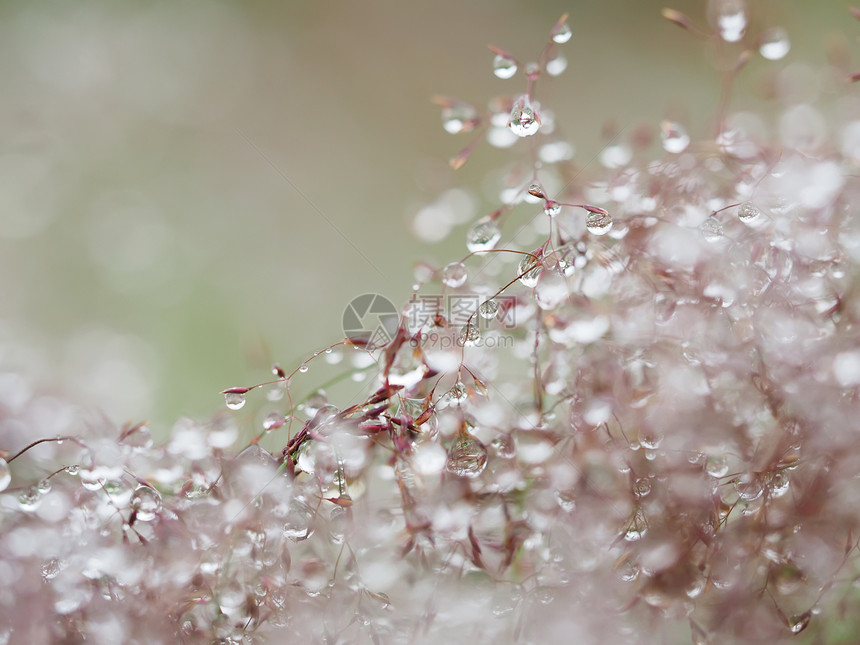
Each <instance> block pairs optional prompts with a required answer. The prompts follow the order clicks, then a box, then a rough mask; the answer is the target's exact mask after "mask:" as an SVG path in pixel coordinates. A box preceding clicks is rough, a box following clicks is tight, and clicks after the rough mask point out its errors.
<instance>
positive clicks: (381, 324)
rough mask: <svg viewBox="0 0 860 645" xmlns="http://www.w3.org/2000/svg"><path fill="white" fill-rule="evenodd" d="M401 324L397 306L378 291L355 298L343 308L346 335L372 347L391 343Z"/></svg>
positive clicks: (351, 339) (344, 333)
mask: <svg viewBox="0 0 860 645" xmlns="http://www.w3.org/2000/svg"><path fill="white" fill-rule="evenodd" d="M399 325H400V314H399V313H398V311H397V307H395V306H394V304H393V303H392V302H391V301H390V300H389V299H388V298H386V297H385V296H381V295H379V294H378V293H365V294H364V295H362V296H358V297H357V298H353V299H352V300H351V301H350V303H349V304H348V305H347V306H346V309H344V310H343V335H344V337H345V338H347V340H350V341H352V342H353V343H355V344H357V345H364V346H365V347H369V348H371V349H375V348H377V347H382V346H384V345H387V344H388V343H390V342H391V339H393V338H394V335H395V334H396V333H397V327H398V326H399Z"/></svg>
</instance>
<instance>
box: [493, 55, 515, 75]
mask: <svg viewBox="0 0 860 645" xmlns="http://www.w3.org/2000/svg"><path fill="white" fill-rule="evenodd" d="M516 73H517V61H515V60H514V59H513V58H511V57H510V56H505V55H504V54H496V56H495V58H493V74H495V75H496V76H497V77H498V78H501V79H508V78H512V77H513V75H514V74H516Z"/></svg>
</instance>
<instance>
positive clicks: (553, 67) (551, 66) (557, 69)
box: [546, 54, 567, 76]
mask: <svg viewBox="0 0 860 645" xmlns="http://www.w3.org/2000/svg"><path fill="white" fill-rule="evenodd" d="M566 69H567V58H565V57H564V56H562V55H561V54H556V55H555V56H553V57H552V58H550V59H549V60H548V61H547V62H546V73H547V74H549V75H550V76H559V75H561V74H562V73H563V72H564V70H566Z"/></svg>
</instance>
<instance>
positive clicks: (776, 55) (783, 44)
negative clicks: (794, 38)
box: [758, 27, 791, 60]
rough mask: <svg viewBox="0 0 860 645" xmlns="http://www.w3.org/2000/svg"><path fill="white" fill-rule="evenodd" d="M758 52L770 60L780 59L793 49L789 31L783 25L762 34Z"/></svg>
mask: <svg viewBox="0 0 860 645" xmlns="http://www.w3.org/2000/svg"><path fill="white" fill-rule="evenodd" d="M759 42H760V44H759V47H758V52H759V53H760V54H761V55H762V57H763V58H767V59H768V60H780V59H782V58H785V55H786V54H788V52H789V51H790V50H791V41H789V39H788V32H787V31H786V30H785V29H783V28H782V27H773V28H772V29H768V30H767V31H766V32H764V33H763V34H762V35H761V39H760V41H759Z"/></svg>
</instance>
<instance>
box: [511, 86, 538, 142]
mask: <svg viewBox="0 0 860 645" xmlns="http://www.w3.org/2000/svg"><path fill="white" fill-rule="evenodd" d="M510 128H511V132H513V133H514V134H515V135H517V136H518V137H530V136H531V135H533V134H535V133H537V131H538V130H540V117H539V116H538V114H537V112H535V110H534V108H533V107H532V104H531V101H529V99H528V97H526V96H521V97H520V98H518V99H517V100H516V101H515V102H514V107H513V109H512V110H511V118H510Z"/></svg>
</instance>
